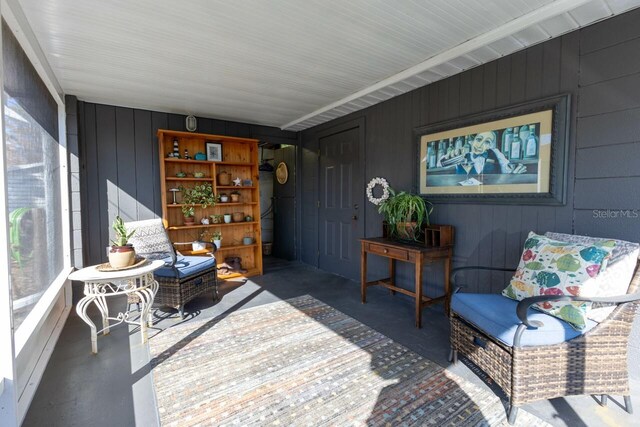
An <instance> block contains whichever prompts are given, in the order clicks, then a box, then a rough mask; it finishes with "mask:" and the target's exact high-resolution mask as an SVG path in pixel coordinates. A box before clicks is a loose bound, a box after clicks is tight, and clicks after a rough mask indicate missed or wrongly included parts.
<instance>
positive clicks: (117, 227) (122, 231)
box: [111, 215, 136, 246]
mask: <svg viewBox="0 0 640 427" xmlns="http://www.w3.org/2000/svg"><path fill="white" fill-rule="evenodd" d="M112 227H113V231H115V232H116V238H115V239H113V240H111V243H113V246H127V243H129V239H130V238H131V236H133V234H134V233H135V232H136V230H131V232H129V231H128V230H127V227H126V226H125V225H124V221H123V220H122V218H120V215H117V216H116V219H114V220H113V226H112Z"/></svg>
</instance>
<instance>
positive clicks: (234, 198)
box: [230, 190, 240, 203]
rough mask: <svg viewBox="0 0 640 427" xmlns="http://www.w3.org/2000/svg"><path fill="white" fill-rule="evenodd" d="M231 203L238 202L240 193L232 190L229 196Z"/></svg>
mask: <svg viewBox="0 0 640 427" xmlns="http://www.w3.org/2000/svg"><path fill="white" fill-rule="evenodd" d="M230 196H231V201H232V202H234V203H238V202H239V201H240V192H239V191H237V190H233V191H232V192H231V194H230Z"/></svg>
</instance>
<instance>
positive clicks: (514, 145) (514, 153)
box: [509, 126, 522, 160]
mask: <svg viewBox="0 0 640 427" xmlns="http://www.w3.org/2000/svg"><path fill="white" fill-rule="evenodd" d="M518 130H519V128H518V126H516V127H515V128H514V129H513V140H512V141H511V147H510V148H509V159H511V160H520V159H522V153H521V151H522V140H521V139H520V134H519V132H518Z"/></svg>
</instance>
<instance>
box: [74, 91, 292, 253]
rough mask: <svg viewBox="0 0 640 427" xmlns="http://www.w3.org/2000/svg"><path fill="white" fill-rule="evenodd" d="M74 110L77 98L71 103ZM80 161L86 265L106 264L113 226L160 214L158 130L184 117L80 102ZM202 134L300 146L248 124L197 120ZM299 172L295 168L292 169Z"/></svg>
mask: <svg viewBox="0 0 640 427" xmlns="http://www.w3.org/2000/svg"><path fill="white" fill-rule="evenodd" d="M67 101H68V103H69V105H67V108H68V109H71V110H69V111H76V108H75V107H76V106H73V105H70V104H73V103H74V102H77V101H76V100H75V98H67ZM77 120H78V132H79V138H78V140H79V141H78V148H79V152H80V153H81V155H80V159H81V160H80V162H81V174H82V180H81V186H80V189H81V192H80V199H81V200H82V208H83V209H82V215H83V218H82V219H83V221H82V222H81V223H82V230H83V233H82V246H78V247H79V248H81V249H82V250H83V254H84V262H85V264H95V263H98V262H103V260H104V258H105V248H106V247H107V246H108V245H109V235H110V226H111V223H112V221H113V218H115V216H116V215H120V216H121V217H122V218H123V219H124V220H125V221H134V220H142V219H149V218H154V217H159V216H161V215H162V208H161V203H160V200H161V196H160V175H159V162H158V141H157V137H156V132H157V130H158V129H171V130H185V128H184V123H185V116H184V115H179V114H169V113H162V112H156V111H148V110H139V109H133V108H125V107H115V106H110V105H102V104H93V103H89V102H83V101H80V102H77ZM198 132H203V133H213V134H223V135H231V136H241V137H250V138H257V139H259V140H261V141H265V142H269V143H273V144H291V145H295V144H296V143H297V133H295V132H288V131H282V130H280V129H277V128H273V127H268V126H260V125H252V124H247V123H238V122H229V121H223V120H216V119H209V118H201V117H199V118H198ZM292 167H293V168H294V169H295V165H292Z"/></svg>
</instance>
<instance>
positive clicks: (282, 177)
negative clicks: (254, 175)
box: [276, 162, 289, 184]
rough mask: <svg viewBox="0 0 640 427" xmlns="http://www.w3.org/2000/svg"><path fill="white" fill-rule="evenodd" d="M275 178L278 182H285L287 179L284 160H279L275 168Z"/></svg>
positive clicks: (287, 172)
mask: <svg viewBox="0 0 640 427" xmlns="http://www.w3.org/2000/svg"><path fill="white" fill-rule="evenodd" d="M276 179H277V180H278V182H279V183H280V184H285V183H286V182H287V180H288V179H289V170H288V169H287V164H286V163H285V162H280V163H279V164H278V167H277V168H276Z"/></svg>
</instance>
